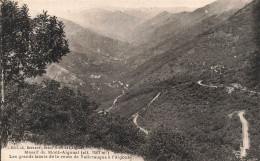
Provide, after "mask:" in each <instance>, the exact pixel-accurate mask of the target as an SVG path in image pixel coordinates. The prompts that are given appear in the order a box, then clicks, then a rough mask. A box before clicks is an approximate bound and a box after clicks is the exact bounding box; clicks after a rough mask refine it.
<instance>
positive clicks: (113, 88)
mask: <svg viewBox="0 0 260 161" xmlns="http://www.w3.org/2000/svg"><path fill="white" fill-rule="evenodd" d="M259 11H260V0H252V1H245V0H216V1H215V2H213V3H211V4H208V5H206V6H203V7H201V8H198V9H195V10H193V9H190V8H185V7H179V8H153V9H152V8H134V9H121V10H119V9H118V8H116V9H114V10H108V9H107V10H105V9H100V8H98V9H96V8H95V9H94V8H93V9H89V10H86V11H84V12H79V13H77V15H80V16H79V17H77V18H74V20H72V19H73V18H72V17H71V18H68V19H70V20H68V19H66V18H64V17H61V18H59V20H61V21H62V22H63V23H64V26H65V28H64V31H65V34H66V38H67V39H68V43H69V48H70V53H69V54H67V55H66V56H64V57H62V60H61V61H60V62H59V63H52V64H49V66H48V67H47V69H46V73H45V74H44V75H43V76H38V77H36V78H30V79H28V80H27V82H30V84H33V83H35V82H37V83H38V84H41V83H43V84H44V83H45V81H46V80H54V81H57V82H59V83H60V84H61V86H62V88H61V87H57V88H59V90H58V91H59V92H61V93H62V90H65V91H69V92H70V93H73V92H75V93H73V98H75V99H79V100H80V101H83V102H84V99H83V95H84V96H85V95H86V96H87V97H88V98H89V99H90V100H91V101H93V102H95V103H97V105H96V106H95V105H94V104H92V103H93V102H92V103H90V104H91V107H92V106H93V109H92V108H91V112H93V113H95V114H94V118H91V117H88V115H87V112H86V113H85V112H83V114H84V115H83V114H82V116H79V115H77V114H75V117H77V118H79V120H81V119H82V118H83V117H86V118H87V119H88V120H87V121H86V120H83V121H82V122H84V123H86V124H88V126H91V128H90V129H91V130H90V131H91V133H90V134H88V135H87V136H84V133H81V134H80V136H82V138H83V140H84V139H85V138H87V139H86V140H88V142H87V141H86V142H87V143H91V144H93V145H94V146H95V147H105V148H110V149H112V150H118V149H120V148H121V147H124V148H123V149H124V150H123V151H124V152H125V151H126V152H128V153H133V154H138V155H141V156H142V157H143V158H144V160H148V161H161V160H162V161H164V160H165V161H168V160H198V161H199V160H205V161H208V160H212V161H215V160H232V161H236V160H252V161H253V160H260V155H259V150H260V149H259V145H260V109H259V105H258V104H259V103H258V102H259V98H258V95H259V94H260V89H259V87H260V84H259V83H260V82H259V75H260V73H259V55H260V52H259V44H260V41H259V40H260V39H259V33H260V31H259V19H260V18H259V17H260V16H259V15H260V12H259ZM49 86H50V88H51V89H52V90H53V89H54V88H52V84H51V85H50V84H47V85H46V88H47V87H49ZM46 88H44V89H40V92H39V93H38V94H39V95H41V94H42V95H44V92H46V91H45V90H46ZM63 88H64V89H63ZM67 88H69V89H70V90H69V89H67ZM34 90H35V91H37V90H36V87H35V89H34ZM22 92H24V93H26V94H27V93H28V91H22ZM81 92H82V93H83V94H81ZM50 93H51V92H50ZM51 94H52V95H53V93H51ZM57 95H62V94H57ZM54 96H55V97H56V95H54ZM54 96H53V97H54ZM35 97H36V96H35ZM62 97H63V96H62ZM64 97H65V96H64ZM66 98H67V95H66ZM70 99H72V98H68V99H67V100H68V101H69V102H70V101H72V102H73V99H72V100H70ZM61 102H62V101H61ZM54 103H55V101H54ZM75 104H76V103H75ZM79 104H80V103H79ZM83 104H84V105H85V104H88V103H86V102H84V103H83ZM27 106H28V107H29V105H27ZM79 107H80V109H77V110H78V111H81V110H82V109H84V107H83V105H82V104H80V105H79ZM73 108H77V107H74V106H73ZM67 114H68V113H66V116H67ZM68 115H72V114H71V113H69V114H68ZM73 115H74V114H73ZM68 117H69V116H68ZM61 119H62V117H61ZM95 119H97V120H99V122H98V123H93V122H94V121H93V120H95ZM117 121H118V122H117ZM74 122H75V121H74ZM74 122H73V123H74ZM76 122H77V121H76ZM120 122H123V124H120ZM90 123H93V125H90ZM79 124H80V123H79ZM103 125H104V127H105V128H104V129H101V130H100V129H99V126H103ZM35 126H36V125H35ZM59 126H60V125H59ZM92 126H93V127H92ZM124 128H126V129H127V130H124ZM82 129H84V130H83V131H84V132H86V131H87V129H88V127H79V129H76V130H82ZM94 129H95V130H96V131H95V130H94ZM111 129H112V130H111ZM113 130H114V131H113ZM117 130H118V131H121V132H122V131H126V132H122V133H124V135H123V134H122V135H121V134H119V133H120V132H118V131H117ZM131 131H133V135H131V134H132V133H131ZM110 132H111V133H112V134H111V133H110ZM65 133H66V132H64V135H65ZM94 133H100V135H98V136H95V135H94ZM66 135H67V134H66ZM103 135H104V136H105V137H103ZM106 135H107V136H106ZM125 135H126V136H127V139H130V140H133V143H132V142H131V141H129V140H127V139H126V140H127V141H126V142H127V143H126V144H122V145H121V142H120V141H119V140H117V139H118V138H121V139H122V140H124V139H123V138H124V137H125ZM61 136H62V135H60V136H58V135H57V138H59V137H61ZM115 136H116V137H115ZM48 137H49V136H48ZM167 137H170V138H171V137H173V138H178V139H179V137H180V138H181V139H180V140H181V141H180V142H178V141H179V140H178V139H177V141H176V140H175V141H176V142H177V143H176V142H171V140H170V141H169V140H168V139H167ZM68 138H69V137H68ZM90 138H92V139H94V140H95V139H98V140H99V141H100V142H98V143H97V144H95V143H94V141H93V142H91V139H90ZM135 138H136V139H135ZM66 139H67V138H66ZM113 139H115V141H114V140H113ZM111 140H113V141H114V142H113V141H111ZM173 140H174V139H173ZM187 140H188V141H187ZM109 141H111V142H109ZM82 142H84V141H82ZM115 142H116V143H115ZM84 143H85V142H84ZM109 144H112V145H113V147H112V148H111V147H110V146H109ZM103 145H104V146H103ZM118 145H120V146H118ZM137 145H138V146H140V148H139V147H138V148H137V147H136V146H137ZM175 145H176V146H175ZM179 147H181V150H179V149H178V148H179ZM119 151H120V150H119Z"/></svg>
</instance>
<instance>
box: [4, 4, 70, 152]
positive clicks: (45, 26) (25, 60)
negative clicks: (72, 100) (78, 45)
mask: <svg viewBox="0 0 260 161" xmlns="http://www.w3.org/2000/svg"><path fill="white" fill-rule="evenodd" d="M28 11H29V9H28V7H27V6H26V5H23V6H22V7H19V6H18V3H17V2H13V1H10V0H1V15H0V16H1V22H0V29H1V31H0V33H1V34H0V44H1V46H0V54H1V57H0V59H1V111H0V113H1V121H2V120H3V115H2V113H3V111H4V110H5V109H4V105H5V86H6V84H7V83H8V82H13V83H16V84H17V85H18V86H21V85H22V84H23V83H24V80H25V78H29V77H36V76H40V75H42V74H44V73H45V69H46V66H47V65H48V64H49V63H53V62H55V63H57V62H59V60H61V57H62V56H64V55H66V54H67V53H69V47H68V41H67V40H66V36H65V33H64V25H63V23H62V22H61V21H58V20H57V18H56V17H55V16H49V15H48V14H47V12H43V14H40V15H38V16H37V17H36V18H33V19H32V18H31V17H30V16H29V14H28ZM4 126H5V125H4V123H1V129H3V127H4ZM4 136H5V132H4V130H2V132H1V139H0V140H1V141H3V140H5V138H3V137H4ZM0 146H1V147H2V144H1V145H0Z"/></svg>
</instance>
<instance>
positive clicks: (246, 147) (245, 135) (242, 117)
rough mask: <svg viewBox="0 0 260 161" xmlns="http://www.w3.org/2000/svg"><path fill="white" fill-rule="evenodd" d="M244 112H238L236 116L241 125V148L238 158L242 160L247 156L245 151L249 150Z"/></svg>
mask: <svg viewBox="0 0 260 161" xmlns="http://www.w3.org/2000/svg"><path fill="white" fill-rule="evenodd" d="M244 114H245V111H239V112H238V113H237V115H238V116H239V118H240V121H241V123H242V138H243V146H242V147H241V149H240V150H241V151H240V158H244V157H246V155H247V152H246V150H248V149H249V148H250V139H249V133H248V121H247V120H246V119H245V117H244Z"/></svg>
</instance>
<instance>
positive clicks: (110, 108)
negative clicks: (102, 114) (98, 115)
mask: <svg viewBox="0 0 260 161" xmlns="http://www.w3.org/2000/svg"><path fill="white" fill-rule="evenodd" d="M124 94H125V91H124V90H122V94H120V95H119V96H117V97H116V98H115V100H114V102H113V104H112V106H110V107H109V109H107V110H106V111H107V112H109V111H110V110H112V109H113V108H114V107H115V105H116V103H117V100H118V99H119V98H120V97H122V96H123V95H124Z"/></svg>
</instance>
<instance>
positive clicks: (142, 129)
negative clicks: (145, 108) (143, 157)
mask: <svg viewBox="0 0 260 161" xmlns="http://www.w3.org/2000/svg"><path fill="white" fill-rule="evenodd" d="M133 117H134V120H133V121H134V124H135V126H136V127H137V128H138V129H140V130H141V131H142V132H144V133H145V135H148V134H149V131H147V130H146V129H144V128H142V127H141V126H139V125H138V124H137V118H138V117H139V113H136V114H135V115H133Z"/></svg>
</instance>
